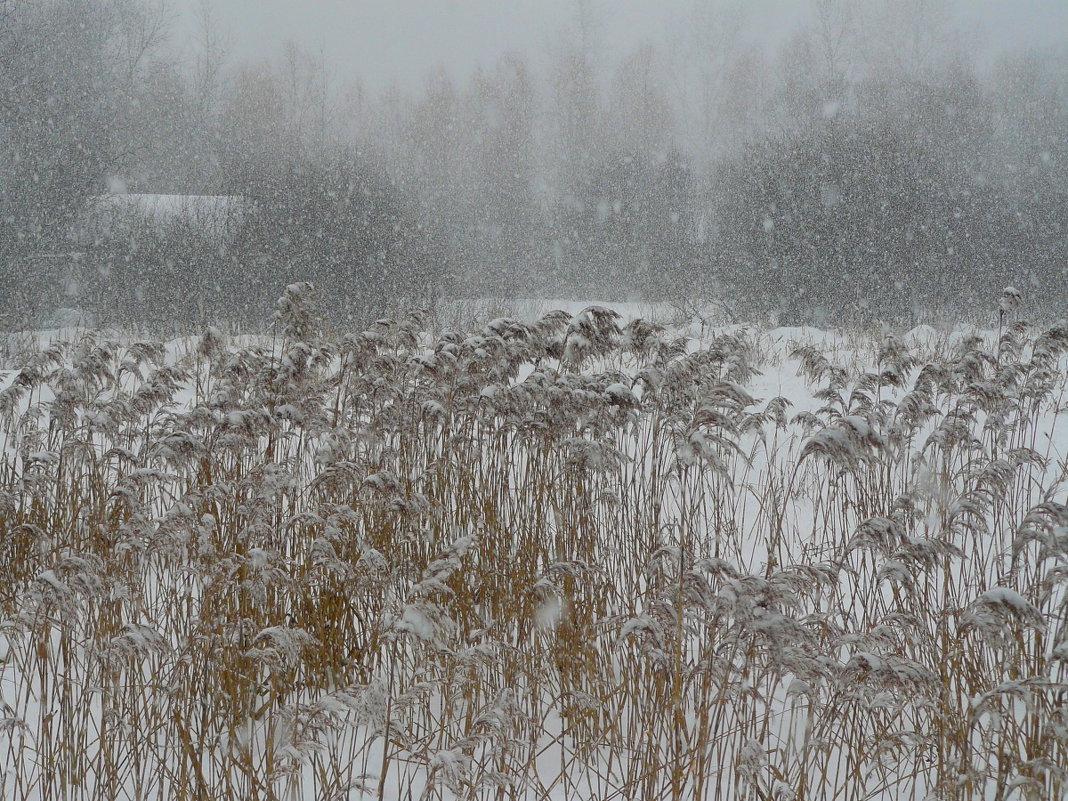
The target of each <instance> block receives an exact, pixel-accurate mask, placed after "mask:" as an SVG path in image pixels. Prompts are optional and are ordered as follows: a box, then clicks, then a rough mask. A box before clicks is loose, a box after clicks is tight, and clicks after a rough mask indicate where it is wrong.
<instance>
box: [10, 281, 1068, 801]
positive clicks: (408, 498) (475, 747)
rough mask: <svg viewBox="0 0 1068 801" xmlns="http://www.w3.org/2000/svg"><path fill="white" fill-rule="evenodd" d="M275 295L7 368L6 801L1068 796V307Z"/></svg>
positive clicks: (46, 348) (82, 341)
mask: <svg viewBox="0 0 1068 801" xmlns="http://www.w3.org/2000/svg"><path fill="white" fill-rule="evenodd" d="M280 308H281V312H282V315H281V320H280V330H281V332H282V333H280V334H279V336H277V337H273V338H266V337H265V338H262V339H257V338H251V337H250V338H243V339H241V340H239V341H227V340H226V339H225V338H224V337H223V336H222V335H221V334H219V333H218V332H217V331H214V330H210V331H208V332H207V333H206V334H205V336H204V337H202V338H199V339H196V338H193V339H187V340H175V341H171V342H166V343H142V342H134V341H130V340H128V339H127V340H122V341H121V342H120V341H110V340H109V339H107V338H104V337H102V336H93V335H87V334H84V333H79V334H78V335H77V336H76V337H74V338H73V339H66V338H64V337H62V336H50V337H47V338H45V339H44V340H43V341H42V343H41V347H39V348H36V349H34V348H30V349H28V350H27V351H26V353H25V355H24V357H23V359H22V362H23V363H21V364H19V365H17V366H16V365H11V369H9V370H7V371H4V372H0V532H2V540H0V569H2V570H3V572H4V574H5V578H6V581H5V582H4V583H3V584H2V585H0V797H2V798H3V799H64V801H66V800H67V799H72V800H73V799H99V798H129V799H150V798H151V799H157V798H158V799H187V798H188V799H194V798H195V799H200V798H204V799H208V798H210V799H253V798H255V799H324V800H325V799H347V798H352V799H355V798H360V797H368V798H383V799H395V798H412V799H420V798H454V797H455V798H472V799H474V798H485V799H490V798H493V799H599V800H602V799H603V800H607V799H632V798H635V799H661V798H663V799H694V798H698V799H718V798H761V799H781V800H785V799H791V798H796V799H820V801H823V799H882V798H885V799H897V798H915V799H924V798H975V799H986V798H990V799H994V798H1005V799H1008V798H1021V799H1031V798H1035V799H1039V798H1041V799H1050V798H1060V797H1065V796H1066V793H1068V775H1066V768H1065V766H1066V765H1068V682H1066V680H1068V671H1066V662H1068V625H1066V609H1068V607H1066V603H1068V594H1066V592H1065V584H1066V582H1068V507H1066V506H1065V504H1066V502H1068V501H1066V497H1065V495H1066V483H1065V481H1066V474H1068V462H1066V454H1068V430H1066V429H1068V419H1066V414H1065V412H1066V407H1065V398H1064V390H1065V369H1066V360H1065V351H1066V349H1068V329H1066V328H1064V327H1054V328H1052V329H1048V330H1044V329H1038V328H1032V327H1031V326H1028V325H1027V324H1026V323H1023V322H1015V321H1012V320H1008V321H1006V324H1005V326H1004V327H1003V328H1002V329H1001V330H995V331H986V332H983V331H970V330H967V331H966V330H958V331H954V332H950V333H946V332H936V331H934V330H933V329H917V330H914V331H912V332H909V333H908V334H907V335H904V336H901V337H894V336H890V335H887V336H881V337H875V336H870V335H865V334H851V333H845V332H827V331H818V330H813V329H776V330H770V331H759V330H752V329H747V328H744V327H731V328H728V329H715V330H710V329H707V328H705V329H701V327H700V326H696V325H694V326H680V327H679V328H678V329H672V328H664V327H661V326H659V325H656V324H652V323H649V322H647V321H646V318H648V317H654V318H655V317H657V316H658V315H657V314H656V313H655V312H656V311H657V310H655V309H652V308H649V309H646V308H641V307H632V306H624V307H621V308H620V309H619V312H620V313H618V314H617V313H616V312H615V311H612V310H610V309H607V308H604V307H592V308H588V307H585V306H582V305H575V306H571V307H567V308H565V309H563V310H562V311H561V312H559V313H556V312H551V311H550V310H543V309H536V310H526V311H525V312H524V311H522V310H521V311H520V313H519V314H517V317H518V318H522V319H512V318H509V317H503V316H502V317H497V318H496V319H493V320H492V321H490V322H488V323H486V324H485V325H484V326H482V327H481V328H479V329H478V330H472V331H464V332H459V331H442V330H434V331H431V330H429V324H428V323H427V322H426V321H424V320H421V319H419V318H411V319H403V320H396V321H382V322H380V323H379V324H376V325H375V326H373V327H372V328H370V329H369V330H367V331H363V332H357V333H353V334H351V335H348V336H344V337H341V338H339V339H336V340H326V339H323V338H321V337H320V335H319V333H318V330H317V328H316V326H315V323H314V319H313V317H312V316H311V315H310V314H309V311H308V308H307V306H306V298H305V297H304V296H303V294H302V291H301V288H300V287H298V286H295V287H293V288H291V291H290V292H289V293H288V294H287V296H286V298H284V299H283V303H282V305H281V307H280ZM545 312H548V313H547V314H546V313H545ZM524 315H525V316H524ZM660 319H667V317H666V315H665V316H662V317H661V318H660Z"/></svg>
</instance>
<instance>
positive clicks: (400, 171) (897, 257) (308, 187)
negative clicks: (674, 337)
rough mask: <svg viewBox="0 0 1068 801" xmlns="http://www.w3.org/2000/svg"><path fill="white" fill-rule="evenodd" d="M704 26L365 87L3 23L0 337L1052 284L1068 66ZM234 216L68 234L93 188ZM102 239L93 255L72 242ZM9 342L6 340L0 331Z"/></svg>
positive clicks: (302, 62) (133, 33)
mask: <svg viewBox="0 0 1068 801" xmlns="http://www.w3.org/2000/svg"><path fill="white" fill-rule="evenodd" d="M745 7H746V6H745V4H744V3H739V4H737V7H736V8H735V10H734V11H731V10H730V9H729V8H725V7H724V6H723V4H720V3H716V4H712V3H695V4H693V5H692V6H690V7H689V8H688V10H687V12H686V14H685V15H684V17H683V18H680V19H678V20H676V24H675V25H674V26H673V28H672V29H671V30H669V31H668V32H667V33H666V34H665V35H664V36H662V37H660V38H659V39H657V40H655V41H650V42H647V43H645V44H643V45H641V46H640V47H637V48H635V49H634V50H633V51H632V52H629V53H625V54H622V55H617V56H615V57H609V56H608V55H607V53H609V52H610V50H609V48H608V47H606V40H605V33H604V32H605V30H606V28H605V26H604V23H605V18H604V17H601V18H599V17H598V12H599V11H600V12H607V11H608V10H609V9H608V6H607V4H604V5H602V6H600V7H599V6H598V5H597V4H595V3H592V2H578V3H576V6H575V11H576V13H575V16H574V19H573V20H572V21H571V23H570V24H569V25H568V26H567V27H566V28H565V29H563V30H561V31H560V32H559V35H558V36H557V37H556V38H555V40H554V44H553V47H552V49H551V52H550V53H549V54H548V56H547V57H546V58H545V59H541V60H538V61H531V60H528V59H526V58H524V57H521V56H517V55H511V56H506V57H504V58H502V59H500V60H499V61H498V62H497V63H495V64H492V65H486V66H484V67H483V68H481V69H479V70H478V71H476V73H475V74H474V75H472V76H469V77H467V78H465V79H459V78H457V77H455V76H452V75H449V74H448V73H445V72H443V71H439V72H435V73H433V74H431V75H429V76H427V78H426V79H425V81H424V82H423V83H422V85H421V86H420V88H419V89H418V90H404V89H401V88H398V87H393V88H389V89H387V90H385V91H378V92H371V91H368V90H366V89H365V88H364V87H363V86H362V85H361V84H360V83H359V82H358V80H356V79H353V80H351V81H347V80H341V79H339V78H337V77H336V76H335V75H334V73H333V71H332V69H331V67H330V65H328V64H326V63H324V62H323V61H322V60H321V59H318V58H316V57H313V56H311V55H309V54H308V53H306V52H303V51H302V50H300V49H299V48H297V47H288V48H286V49H285V51H284V52H282V53H280V54H276V55H274V56H272V57H271V58H269V59H266V60H264V61H262V62H259V63H246V64H235V63H232V62H231V61H230V60H229V59H228V58H227V56H226V53H225V48H224V47H223V46H222V45H221V44H220V42H221V41H222V39H221V38H220V37H219V35H218V33H217V32H216V31H215V30H214V29H213V27H212V26H211V25H210V21H208V20H202V21H203V22H204V23H205V24H204V25H203V26H202V28H203V32H202V35H201V36H200V37H199V40H198V42H197V44H196V52H195V57H194V58H190V56H189V53H188V52H185V53H183V54H182V55H181V57H179V56H178V55H177V53H176V52H175V50H174V46H173V45H170V44H168V32H169V27H168V25H167V22H166V17H165V16H163V15H161V14H159V13H157V12H156V11H154V10H153V8H152V7H151V6H150V5H149V4H147V3H144V2H136V1H135V0H0V9H2V11H0V15H2V16H0V314H6V315H7V316H8V317H9V318H10V319H9V322H11V321H17V322H20V323H21V322H23V321H26V320H32V319H34V318H36V317H39V316H40V315H41V313H42V312H44V311H47V310H48V309H49V308H53V307H55V306H57V305H68V306H79V307H83V308H88V309H91V310H92V311H94V312H95V313H97V314H98V315H102V316H104V317H105V318H108V319H159V318H160V317H173V318H175V319H178V320H182V321H202V320H204V319H218V318H220V317H226V318H229V319H235V320H238V319H248V320H255V319H257V318H258V317H259V316H260V315H262V314H263V313H264V311H265V310H266V309H268V308H269V307H270V300H271V299H272V298H274V297H276V296H277V295H278V292H279V290H280V287H281V286H283V285H285V284H287V283H290V282H292V281H296V280H312V281H314V282H315V283H316V284H317V285H319V286H320V287H321V288H322V289H323V293H322V298H323V304H324V306H325V308H326V309H327V311H329V312H330V313H331V314H332V315H333V316H334V317H336V318H341V319H344V318H351V319H366V318H369V317H374V316H377V315H379V314H381V313H382V312H383V311H384V310H386V309H388V308H389V307H390V306H391V305H396V304H420V305H422V304H425V303H428V302H432V301H433V300H435V299H436V298H438V297H441V296H443V295H454V296H455V295H475V296H484V295H501V296H516V295H543V296H545V295H548V296H559V295H571V296H580V297H587V298H593V297H599V298H604V299H627V298H645V299H651V300H659V299H675V300H682V299H688V300H692V299H695V298H712V297H714V298H717V299H719V300H720V301H722V302H724V303H725V304H726V305H727V306H728V307H729V308H730V309H732V310H733V312H734V313H735V314H736V315H737V316H738V317H739V318H750V319H751V318H754V317H767V316H769V315H770V316H773V317H776V318H778V319H779V320H780V321H783V322H820V321H824V320H834V321H841V320H843V319H844V318H846V317H854V318H857V319H872V318H888V317H894V318H908V319H917V318H930V317H932V316H936V315H959V314H960V313H962V312H967V311H968V310H969V309H970V308H973V307H974V306H977V305H978V306H982V307H987V306H989V304H990V299H991V298H994V297H997V295H998V294H999V293H1000V291H1001V288H1002V287H1004V286H1005V285H1006V284H1014V285H1017V286H1019V288H1020V289H1021V290H1022V291H1024V293H1025V294H1028V295H1030V296H1031V297H1032V298H1033V299H1035V300H1036V301H1042V302H1045V303H1047V304H1048V305H1049V307H1050V310H1051V311H1053V312H1056V309H1057V308H1059V306H1058V304H1061V305H1063V301H1064V297H1065V286H1066V283H1065V282H1066V279H1068V275H1066V274H1065V269H1066V261H1065V258H1064V254H1065V253H1066V252H1068V231H1066V227H1065V226H1066V220H1068V137H1065V136H1064V131H1065V130H1068V102H1066V100H1068V98H1066V97H1065V95H1066V92H1068V89H1066V87H1068V57H1066V55H1065V53H1064V52H1031V53H1019V54H1008V55H1004V56H1003V57H1001V58H1000V59H999V60H998V61H997V62H996V63H992V64H988V63H983V64H977V63H975V60H974V59H972V58H971V57H970V56H969V54H968V52H967V51H966V49H965V47H964V46H963V44H962V41H963V39H962V38H961V36H962V35H961V33H960V31H961V30H962V25H964V22H963V21H961V20H958V19H956V18H954V17H952V16H951V15H950V14H949V11H948V7H947V5H946V3H945V2H944V1H943V0H909V2H907V3H906V2H903V0H878V2H858V1H857V0H813V1H812V3H811V7H812V13H811V14H810V15H809V17H808V18H807V22H806V23H804V26H803V27H802V28H800V29H799V30H797V31H795V32H794V33H793V35H791V36H790V37H788V38H785V39H783V40H781V41H779V42H778V43H776V44H774V46H773V45H771V44H769V43H768V42H767V41H766V40H764V39H761V38H760V37H759V35H758V34H759V31H758V30H756V29H755V23H754V21H753V20H747V19H746V17H745V12H744V9H745ZM109 191H110V192H116V191H125V192H130V193H161V194H179V195H225V196H229V197H234V198H239V199H240V203H239V204H237V205H235V206H233V209H234V211H233V216H232V219H231V220H230V221H229V223H228V230H227V234H226V236H224V237H222V238H221V239H220V238H218V237H213V236H208V235H206V234H205V233H204V232H202V231H200V230H198V228H197V226H196V225H193V224H190V221H189V220H187V219H183V218H181V217H175V218H173V219H167V220H160V219H154V220H146V221H144V224H143V225H139V226H133V227H129V228H127V229H123V234H122V235H121V236H116V235H115V233H114V232H113V231H112V232H108V231H106V230H103V231H102V230H100V229H99V228H94V227H93V226H92V225H86V224H84V221H85V217H86V215H87V214H91V213H92V212H91V211H88V212H87V207H90V206H91V203H90V201H91V199H93V198H96V197H99V196H100V195H102V194H106V193H107V192H109ZM87 231H88V232H90V233H89V234H87V233H86V232H87ZM16 318H17V319H16Z"/></svg>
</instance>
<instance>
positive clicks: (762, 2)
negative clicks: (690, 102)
mask: <svg viewBox="0 0 1068 801" xmlns="http://www.w3.org/2000/svg"><path fill="white" fill-rule="evenodd" d="M698 1H699V0H599V2H597V0H595V5H596V6H597V7H598V10H599V16H600V19H601V27H602V30H601V32H600V36H601V39H602V42H603V45H604V48H605V50H607V51H608V52H607V53H606V55H607V56H609V57H610V58H611V57H612V56H615V55H619V54H620V53H622V52H624V51H626V50H627V49H628V48H630V47H632V46H634V45H635V44H637V43H639V42H641V41H642V40H644V39H660V38H662V35H663V33H664V31H665V29H666V27H667V26H668V25H669V24H670V23H671V22H672V21H673V20H677V19H679V17H680V16H681V15H682V14H683V12H684V10H685V9H687V8H690V7H692V6H693V5H695V4H696V3H697V2H698ZM700 1H701V2H706V3H711V4H712V5H727V4H728V0H700ZM204 2H206V3H207V4H208V6H209V7H210V9H211V14H212V16H213V17H214V18H215V21H216V24H217V26H218V28H219V29H220V30H221V31H223V32H224V33H225V34H226V37H227V40H228V42H229V49H230V56H231V60H234V61H243V60H246V59H256V58H258V57H262V56H267V55H271V54H274V53H277V52H278V51H279V49H280V48H281V47H282V45H283V44H284V43H286V42H287V41H293V42H296V43H298V44H300V45H301V46H303V47H305V48H307V49H309V50H312V51H314V52H321V53H322V54H323V55H325V56H326V59H327V61H328V62H329V63H330V64H331V65H332V66H333V67H334V69H335V71H336V74H337V77H338V78H340V79H342V80H346V79H348V78H353V77H359V78H360V79H361V80H362V81H363V82H364V83H365V85H367V86H368V87H370V88H372V89H376V88H381V87H383V86H385V85H386V84H388V83H389V82H390V81H392V80H397V81H398V82H400V83H401V84H403V85H407V86H412V85H414V84H416V83H417V82H418V81H419V80H420V79H421V78H422V76H423V75H425V74H426V73H427V72H429V71H430V70H433V69H435V68H436V67H439V66H441V67H445V68H446V69H448V70H450V71H452V72H454V73H456V74H458V75H465V74H467V73H470V72H471V70H473V69H474V67H475V66H477V65H478V64H488V63H491V62H492V61H494V60H495V59H496V58H497V57H498V56H500V55H502V54H503V53H505V52H509V51H514V52H520V53H524V54H526V55H527V56H529V57H531V58H533V59H535V60H536V59H538V58H539V57H541V56H543V55H544V54H545V53H546V52H547V51H548V49H549V47H550V45H551V42H552V40H553V38H554V37H555V36H557V35H559V32H560V31H561V30H562V29H563V28H564V27H565V26H566V25H567V24H568V23H569V20H571V19H573V18H574V15H575V7H576V0H175V8H176V9H177V11H178V13H179V15H180V22H181V29H182V30H184V31H186V32H187V35H188V32H189V31H191V30H192V29H193V28H194V25H193V22H192V20H193V17H194V9H195V8H196V7H197V6H199V5H200V4H201V3H204ZM735 4H737V0H735ZM744 5H745V6H746V7H747V12H748V13H749V15H750V17H751V19H752V20H753V22H754V27H756V28H757V29H759V30H762V31H764V32H765V34H766V35H767V36H768V38H769V39H770V40H775V39H776V38H779V37H781V36H782V33H783V32H784V31H787V30H790V29H792V28H793V26H794V24H795V23H796V22H797V21H798V20H799V19H801V18H803V16H804V15H805V13H806V9H807V8H808V7H809V6H810V0H749V1H748V2H746V3H744ZM956 7H957V8H958V9H959V10H961V13H967V14H968V15H969V16H971V17H973V18H974V21H975V23H976V25H977V28H978V29H979V30H980V31H982V32H983V33H982V38H983V39H984V40H985V41H982V42H980V43H979V44H980V45H981V46H982V48H983V49H984V50H987V51H989V50H994V51H996V50H1001V49H1005V48H1016V47H1020V46H1026V45H1029V44H1032V45H1038V46H1046V45H1051V44H1057V43H1065V42H1068V0H958V1H957V3H956Z"/></svg>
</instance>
